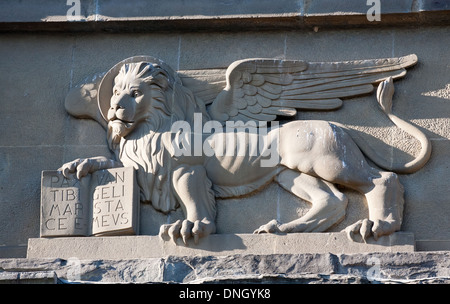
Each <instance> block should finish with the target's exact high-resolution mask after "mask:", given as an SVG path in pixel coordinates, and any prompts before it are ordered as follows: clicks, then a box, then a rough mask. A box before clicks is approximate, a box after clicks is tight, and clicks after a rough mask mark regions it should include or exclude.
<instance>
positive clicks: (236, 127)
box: [60, 55, 431, 243]
mask: <svg viewBox="0 0 450 304" xmlns="http://www.w3.org/2000/svg"><path fill="white" fill-rule="evenodd" d="M416 63H417V56H416V55H409V56H405V57H399V58H384V59H368V60H358V61H345V62H306V61H299V60H280V59H262V58H257V59H245V60H239V61H236V62H234V63H232V64H231V65H230V66H229V67H228V69H227V70H226V72H225V73H224V72H223V71H222V70H191V71H182V72H175V71H174V70H173V69H172V68H171V67H169V66H168V65H166V64H165V63H164V62H162V61H161V60H159V59H156V58H153V57H150V56H135V57H131V58H128V59H125V60H123V61H121V62H119V63H117V64H116V65H115V66H114V67H112V68H111V69H110V70H109V71H108V72H106V73H99V74H97V75H95V76H93V77H92V78H91V80H92V81H88V82H87V83H82V84H80V85H78V86H77V87H75V88H74V89H72V91H71V92H70V93H69V95H68V96H67V98H66V101H65V106H66V110H67V111H68V112H69V113H70V114H71V115H72V116H74V117H78V118H91V119H94V120H96V121H97V122H98V123H100V124H101V125H102V126H103V127H104V128H105V130H106V138H107V142H108V145H109V147H110V149H111V150H112V151H113V152H114V155H115V159H108V158H106V157H103V156H99V157H95V158H87V159H76V160H74V161H72V162H69V163H66V164H64V165H63V166H62V167H61V168H60V171H62V174H63V175H64V176H65V177H69V176H72V175H75V176H76V177H77V178H78V179H83V178H84V177H85V176H86V175H88V174H91V173H94V172H96V171H99V170H105V169H112V168H118V167H133V168H134V169H135V170H136V180H137V184H138V186H139V190H140V201H141V202H142V203H149V204H151V206H152V207H153V208H154V209H156V210H157V211H160V212H162V213H168V212H170V211H173V210H176V209H178V208H181V209H182V210H183V213H184V216H185V218H184V219H182V220H177V221H175V222H174V223H171V224H164V225H162V226H161V228H160V236H161V238H163V239H172V240H174V241H176V240H177V239H179V238H181V239H182V240H183V242H184V243H186V242H187V240H188V239H190V238H193V239H194V241H195V242H198V240H199V238H202V237H205V236H207V235H209V234H211V233H215V232H216V218H217V206H216V199H218V198H220V199H222V198H239V197H241V196H244V195H252V194H253V193H255V192H256V191H258V190H259V189H261V188H262V187H264V186H266V185H268V184H270V183H276V184H278V185H280V186H281V187H282V188H283V189H285V190H287V191H288V192H290V193H292V194H293V195H294V196H296V197H298V198H300V199H302V200H305V201H308V202H310V203H311V208H310V209H309V210H308V211H307V212H306V213H305V214H302V215H301V216H300V217H299V218H298V219H295V220H292V221H290V222H286V223H281V222H280V221H278V220H276V219H274V220H271V221H269V222H268V223H266V224H264V225H262V226H260V227H255V228H254V229H255V233H291V232H323V231H327V229H329V228H330V227H332V226H334V225H336V224H338V223H339V222H340V221H342V219H343V218H344V217H345V216H346V206H347V202H348V199H347V197H346V195H344V194H343V193H342V192H341V191H340V187H346V188H349V189H352V190H356V191H357V192H359V193H361V194H362V195H364V196H365V199H366V201H367V204H368V210H369V214H368V217H367V218H364V219H360V220H358V221H356V222H355V223H353V224H351V225H349V226H348V227H347V228H345V231H346V232H347V235H348V236H349V237H350V238H353V237H354V235H356V234H357V235H360V237H362V238H363V239H364V240H365V239H367V238H369V237H373V238H375V239H377V238H378V237H380V236H383V235H389V234H392V233H393V232H395V231H398V230H399V229H400V226H401V223H402V218H403V209H404V190H403V186H402V185H401V183H400V181H399V179H398V176H397V174H409V173H413V172H416V171H418V170H419V169H421V168H422V167H423V166H424V165H425V164H426V163H427V161H428V160H429V158H430V155H431V144H430V141H429V140H428V138H427V137H426V136H425V135H424V134H423V133H422V132H421V131H420V130H419V129H418V128H416V127H415V126H413V125H412V124H410V123H408V122H406V121H404V120H402V119H401V118H400V117H398V116H396V115H395V114H394V113H393V112H392V98H393V94H394V80H395V79H398V78H401V77H403V76H404V75H405V74H406V68H408V67H410V66H413V65H414V64H416ZM375 86H378V89H377V90H376V98H374V99H376V100H377V101H378V104H379V106H380V108H381V109H382V111H383V113H384V114H385V115H386V117H387V118H388V119H389V120H390V121H392V122H393V123H394V124H395V125H396V126H397V127H398V128H400V129H402V130H403V131H405V132H406V133H408V134H409V135H411V137H412V138H415V139H416V140H418V141H419V142H420V145H421V150H420V153H419V154H418V155H416V156H415V158H414V159H413V160H411V161H409V162H406V163H400V162H395V161H392V160H390V159H387V158H386V157H384V155H380V153H378V151H377V150H376V148H374V147H371V146H370V145H368V144H367V142H365V141H364V139H362V138H359V137H358V136H355V133H353V132H349V131H348V129H347V127H346V126H345V125H343V124H341V123H339V122H331V121H317V120H295V119H293V118H292V117H295V116H296V115H297V113H298V111H308V110H321V111H334V110H337V109H339V108H340V107H341V106H342V104H343V102H345V99H348V98H352V97H355V96H360V95H368V94H371V93H372V92H373V91H374V89H375ZM238 212H239V210H236V213H238ZM257 212H258V210H254V211H252V213H250V214H248V218H249V219H251V218H252V216H255V214H253V213H257Z"/></svg>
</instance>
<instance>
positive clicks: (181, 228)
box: [159, 218, 216, 246]
mask: <svg viewBox="0 0 450 304" xmlns="http://www.w3.org/2000/svg"><path fill="white" fill-rule="evenodd" d="M215 231H216V225H215V224H214V223H213V222H211V221H209V220H208V219H206V218H204V219H203V220H196V221H195V222H192V221H189V220H184V221H181V220H178V221H176V222H175V223H173V224H165V225H161V227H160V229H159V237H160V238H161V240H164V239H166V238H167V237H168V238H169V239H171V240H172V241H173V242H174V243H175V244H177V239H178V238H180V237H181V239H182V240H183V243H184V244H185V245H186V246H187V240H188V239H190V238H191V237H193V238H194V243H195V244H198V241H199V239H200V238H202V237H205V236H208V235H210V234H211V233H214V232H215Z"/></svg>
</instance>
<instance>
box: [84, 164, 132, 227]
mask: <svg viewBox="0 0 450 304" xmlns="http://www.w3.org/2000/svg"><path fill="white" fill-rule="evenodd" d="M134 174H135V173H134V169H133V168H131V167H126V168H115V169H107V170H100V171H97V172H94V173H93V174H92V177H91V193H92V207H91V208H92V234H93V235H123V234H137V230H138V227H139V225H138V220H139V218H138V210H139V196H138V195H137V193H138V190H137V189H138V187H137V184H136V179H135V175H134Z"/></svg>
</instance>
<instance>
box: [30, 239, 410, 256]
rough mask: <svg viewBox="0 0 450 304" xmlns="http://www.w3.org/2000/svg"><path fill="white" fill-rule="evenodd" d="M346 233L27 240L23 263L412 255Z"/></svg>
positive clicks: (397, 242) (394, 242)
mask: <svg viewBox="0 0 450 304" xmlns="http://www.w3.org/2000/svg"><path fill="white" fill-rule="evenodd" d="M355 240H356V241H350V240H349V239H348V238H347V235H346V234H345V233H294V234H286V235H274V234H262V235H256V234H213V235H209V236H208V237H205V238H204V239H200V241H199V243H198V244H197V245H196V244H194V242H193V240H192V239H191V240H189V241H188V244H187V246H185V245H184V244H183V243H182V241H181V239H178V240H177V241H178V243H177V244H175V243H174V242H173V241H171V240H170V241H169V240H165V241H162V240H161V239H160V238H159V237H158V236H121V237H91V238H83V237H72V238H52V239H43V238H32V239H29V240H28V252H27V258H65V259H68V258H71V257H75V258H78V259H125V258H157V257H167V256H227V255H234V254H297V253H328V252H331V253H336V254H340V253H359V252H413V251H414V235H413V234H411V233H407V232H396V233H394V234H392V235H390V236H383V237H380V238H379V239H378V240H377V241H375V240H373V239H368V240H367V242H363V241H362V240H361V239H360V238H359V239H358V238H357V237H356V236H355Z"/></svg>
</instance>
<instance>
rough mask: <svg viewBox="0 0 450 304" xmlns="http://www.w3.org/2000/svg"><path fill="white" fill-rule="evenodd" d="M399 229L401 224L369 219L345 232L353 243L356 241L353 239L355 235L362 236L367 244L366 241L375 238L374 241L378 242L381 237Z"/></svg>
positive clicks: (355, 224) (361, 221) (348, 228)
mask: <svg viewBox="0 0 450 304" xmlns="http://www.w3.org/2000/svg"><path fill="white" fill-rule="evenodd" d="M399 229H400V224H399V223H397V222H396V221H383V220H374V221H371V220H369V219H363V220H359V221H357V222H356V223H354V224H352V225H350V226H348V227H347V228H345V229H344V232H345V233H346V234H347V237H348V238H349V239H350V240H352V241H355V239H354V238H353V237H354V235H355V234H360V235H361V237H362V239H363V241H364V242H366V240H367V239H368V238H369V237H371V236H373V238H374V240H375V241H376V240H378V238H379V237H380V236H383V235H389V234H391V233H394V232H395V231H397V230H399Z"/></svg>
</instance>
